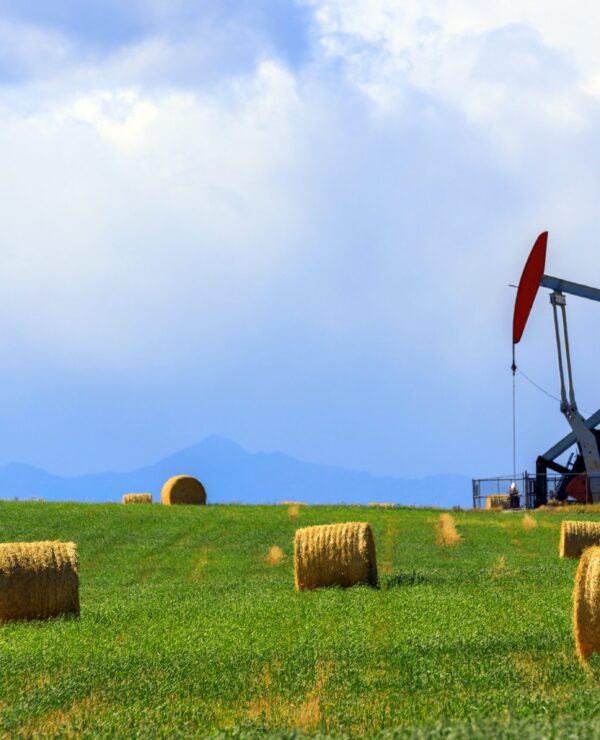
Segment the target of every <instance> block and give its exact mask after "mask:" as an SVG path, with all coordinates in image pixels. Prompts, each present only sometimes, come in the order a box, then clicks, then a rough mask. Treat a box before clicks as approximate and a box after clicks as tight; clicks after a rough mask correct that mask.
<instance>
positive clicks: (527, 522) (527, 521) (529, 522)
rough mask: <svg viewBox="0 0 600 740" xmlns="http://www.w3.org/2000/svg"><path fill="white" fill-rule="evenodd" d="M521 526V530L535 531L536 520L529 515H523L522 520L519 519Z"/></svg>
mask: <svg viewBox="0 0 600 740" xmlns="http://www.w3.org/2000/svg"><path fill="white" fill-rule="evenodd" d="M521 524H522V525H523V529H535V528H536V527H537V522H536V520H535V519H534V518H533V517H532V516H530V515H529V514H525V516H524V517H523V519H521Z"/></svg>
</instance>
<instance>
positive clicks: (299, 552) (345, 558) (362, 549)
mask: <svg viewBox="0 0 600 740" xmlns="http://www.w3.org/2000/svg"><path fill="white" fill-rule="evenodd" d="M294 581H295V586H296V591H304V590H306V589H312V588H320V587H321V586H354V585H356V584H358V583H367V584H371V585H372V586H375V585H376V584H377V559H376V556H375V540H374V538H373V532H372V530H371V527H370V525H369V524H367V523H366V522H345V523H344V524H323V525H318V526H314V527H303V528H302V529H298V530H296V536H295V537H294Z"/></svg>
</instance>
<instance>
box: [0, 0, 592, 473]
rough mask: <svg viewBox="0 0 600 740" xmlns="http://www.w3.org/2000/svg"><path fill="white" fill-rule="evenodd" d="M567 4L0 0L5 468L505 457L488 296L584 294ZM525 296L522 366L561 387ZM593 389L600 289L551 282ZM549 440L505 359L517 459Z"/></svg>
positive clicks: (471, 469)
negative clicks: (243, 458) (198, 449)
mask: <svg viewBox="0 0 600 740" xmlns="http://www.w3.org/2000/svg"><path fill="white" fill-rule="evenodd" d="M599 24H600V6H598V4H597V3H593V2H591V0H590V1H588V0H574V1H573V2H571V3H569V4H568V6H566V5H565V4H564V3H558V2H554V0H551V1H550V2H548V3H539V2H534V1H533V0H524V1H523V2H521V3H518V4H517V3H514V2H512V1H511V2H508V0H498V2H496V3H493V4H482V3H480V2H476V1H475V0H419V1H418V2H417V1H414V0H402V2H400V1H399V0H344V1H343V2H342V0H298V1H297V2H294V1H293V0H289V2H286V1H285V0H253V1H252V2H251V1H246V0H238V2H233V1H232V0H229V1H225V2H221V3H199V2H192V0H130V1H129V2H127V3H123V2H121V1H117V0H88V1H87V2H85V3H81V2H79V1H78V0H52V2H48V0H0V163H1V167H0V357H1V358H2V362H0V463H5V462H9V461H23V462H28V463H31V464H34V465H38V466H41V467H44V468H46V469H48V470H50V471H52V472H56V473H61V474H77V473H82V472H92V471H102V470H108V469H114V470H126V469H132V468H135V467H137V466H140V465H143V464H147V463H151V462H153V461H155V460H157V459H159V458H160V457H162V456H165V455H167V454H169V453H171V452H173V451H175V450H178V449H180V448H183V447H186V446H188V445H191V444H194V443H195V442H197V441H199V440H201V439H202V438H204V437H205V436H207V435H210V434H218V435H222V436H226V437H229V438H231V439H233V440H235V441H237V442H239V443H240V444H242V445H243V446H244V447H245V448H246V449H248V450H250V451H258V450H266V451H271V450H279V451H283V452H286V453H288V454H290V455H293V456H296V457H299V458H302V459H304V460H309V461H314V462H322V463H329V464H337V465H342V466H345V467H348V468H353V469H361V470H368V471H370V472H372V473H375V474H386V475H397V476H403V477H421V476H424V475H430V474H436V473H444V472H456V473H462V474H465V475H473V476H484V475H495V474H499V473H509V472H510V470H511V468H512V457H511V455H512V452H511V451H512V437H511V429H512V417H511V387H512V386H511V382H512V381H511V374H510V362H511V357H510V353H511V345H510V336H511V335H510V332H511V321H512V305H513V302H514V289H513V288H510V287H509V284H510V283H515V282H517V281H518V279H519V276H520V273H521V269H522V266H523V264H524V262H525V259H526V257H527V254H528V252H529V249H530V248H531V246H532V244H533V242H534V240H535V238H536V236H537V235H538V233H539V232H541V231H543V230H546V229H547V230H549V232H550V238H549V246H548V261H547V272H549V273H550V274H554V275H559V276H561V277H564V278H567V279H571V280H575V281H578V282H584V283H588V284H591V285H596V286H600V256H599V251H598V247H599V245H598V238H597V232H598V230H599V227H600V212H599V209H598V207H597V204H598V196H599V195H600V166H599V165H600V141H599V140H598V130H599V123H600V46H599V45H598V44H597V38H596V31H597V28H598V26H599ZM547 303H548V298H547V295H543V294H542V293H541V294H540V296H539V297H538V299H537V301H536V304H535V306H534V310H533V314H532V317H531V321H530V324H529V325H528V327H527V329H526V332H525V335H524V338H523V341H522V343H521V345H519V347H518V354H517V360H518V364H519V366H520V367H521V368H522V370H523V372H525V373H526V374H527V375H528V376H530V377H531V378H533V379H534V380H535V381H536V382H537V383H538V384H539V385H541V386H542V387H543V388H545V389H547V390H548V391H549V392H550V393H553V394H557V392H558V377H557V368H556V357H555V350H554V339H553V334H552V332H553V329H552V318H551V311H550V306H549V305H547ZM568 303H569V309H568V310H569V320H570V330H571V335H572V345H573V363H574V372H575V381H576V392H577V397H578V400H579V404H580V406H581V407H582V409H584V410H586V411H589V412H592V411H594V410H595V409H596V408H597V407H598V406H600V388H598V383H597V377H598V372H597V368H598V366H599V364H600V348H599V347H598V343H597V342H596V334H597V332H596V327H597V326H598V321H599V319H600V305H596V304H594V303H590V302H586V301H584V300H582V299H577V298H572V299H569V301H568ZM567 431H568V428H567V426H566V422H565V421H564V419H563V418H562V417H561V415H560V412H559V409H558V404H557V403H556V402H555V401H554V400H552V399H551V398H549V397H548V396H546V395H544V394H542V393H541V392H540V391H538V390H537V389H535V388H534V387H533V386H531V385H530V384H529V383H527V381H526V380H525V379H524V378H523V376H521V375H518V376H517V449H518V455H517V468H518V469H520V470H523V469H526V468H528V469H529V470H533V468H534V463H535V457H536V456H537V454H538V453H541V452H543V451H544V450H545V449H547V448H548V447H549V446H550V445H551V444H553V443H554V442H555V441H556V440H557V439H559V438H560V437H562V436H563V434H565V433H566V432H567Z"/></svg>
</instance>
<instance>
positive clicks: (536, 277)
mask: <svg viewBox="0 0 600 740" xmlns="http://www.w3.org/2000/svg"><path fill="white" fill-rule="evenodd" d="M547 244H548V232H547V231H543V232H542V233H541V234H540V235H539V236H538V238H537V239H536V240H535V244H534V245H533V249H532V250H531V252H530V253H529V257H528V258H527V262H526V263H525V267H524V268H523V274H522V275H521V279H520V280H519V289H518V290H517V297H516V299H515V312H514V314H513V346H514V345H515V344H518V342H520V341H521V337H522V336H523V332H524V331H525V325H526V324H527V319H528V318H529V314H530V313H531V308H532V306H533V302H534V300H535V297H536V295H537V292H538V289H539V287H540V280H541V279H542V277H543V275H544V267H545V265H546V246H547Z"/></svg>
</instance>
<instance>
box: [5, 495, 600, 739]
mask: <svg viewBox="0 0 600 740" xmlns="http://www.w3.org/2000/svg"><path fill="white" fill-rule="evenodd" d="M454 516H455V520H456V524H457V528H458V532H459V533H460V534H461V535H462V538H463V539H462V542H461V543H460V544H458V545H455V546H453V547H440V546H437V545H436V544H435V537H436V535H435V523H436V521H437V519H438V517H439V512H435V511H432V510H416V509H372V508H369V509H360V508H355V507H306V508H305V507H302V508H300V513H299V516H298V518H297V519H292V518H290V517H289V515H288V510H287V508H286V507H281V506H280V507H243V506H214V507H163V506H150V505H146V506H118V505H78V504H44V503H21V502H2V503H0V532H1V538H0V539H1V540H2V541H5V542H10V541H15V540H37V539H62V540H73V541H75V542H76V543H77V544H78V547H79V553H80V559H81V605H82V611H81V618H80V619H66V618H65V619H57V620H51V621H48V622H35V623H34V622H29V623H12V624H7V625H3V626H0V733H2V735H4V736H7V737H9V736H10V737H12V736H15V735H17V736H18V735H21V736H25V737H27V736H34V735H36V734H37V735H44V736H49V735H50V736H51V735H61V734H63V735H68V734H70V733H75V734H83V735H95V736H97V735H103V736H113V737H114V736H120V737H123V736H126V737H130V736H133V735H136V736H147V737H157V736H158V737H160V736H174V735H179V736H206V735H210V736H219V735H223V736H235V737H245V736H254V735H259V734H263V733H270V734H277V735H278V736H280V737H292V736H294V735H301V734H302V733H308V734H318V733H320V734H323V735H324V734H328V735H336V736H341V735H365V734H366V735H369V736H374V735H376V734H379V735H381V736H382V737H444V738H451V737H452V738H454V737H471V736H473V737H478V736H482V735H485V736H488V737H519V738H522V737H566V736H568V737H598V736H599V735H600V662H599V661H594V660H592V662H591V668H590V669H589V670H584V669H582V667H581V666H580V664H579V662H578V661H577V659H576V657H575V654H574V645H573V637H572V629H571V592H572V587H573V578H574V574H575V569H576V566H577V563H576V561H571V560H560V559H559V558H558V556H557V553H558V536H559V522H560V518H561V515H560V514H554V513H544V514H542V513H540V514H536V515H534V519H535V521H536V522H537V525H538V526H537V527H529V528H526V527H524V526H523V523H522V521H523V516H522V515H520V514H512V513H511V514H501V513H474V512H464V513H456V514H455V515H454ZM594 517H595V518H597V517H598V514H595V515H594ZM569 518H573V515H570V516H569ZM357 520H358V521H369V522H370V523H371V525H372V526H373V529H374V532H375V539H376V545H377V556H378V564H379V571H380V582H381V588H380V589H379V590H377V589H372V588H368V587H358V588H353V589H349V590H339V589H329V590H321V591H314V592H305V593H295V592H294V590H293V565H292V557H291V555H292V538H293V534H294V531H295V529H296V527H297V526H304V525H308V524H317V523H329V522H337V521H357ZM273 545H278V546H279V547H281V549H282V550H283V551H284V553H285V555H286V558H285V559H284V560H283V561H282V562H281V563H279V564H269V563H268V562H267V560H266V559H265V556H266V555H267V553H268V551H269V549H270V548H271V546H273Z"/></svg>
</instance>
